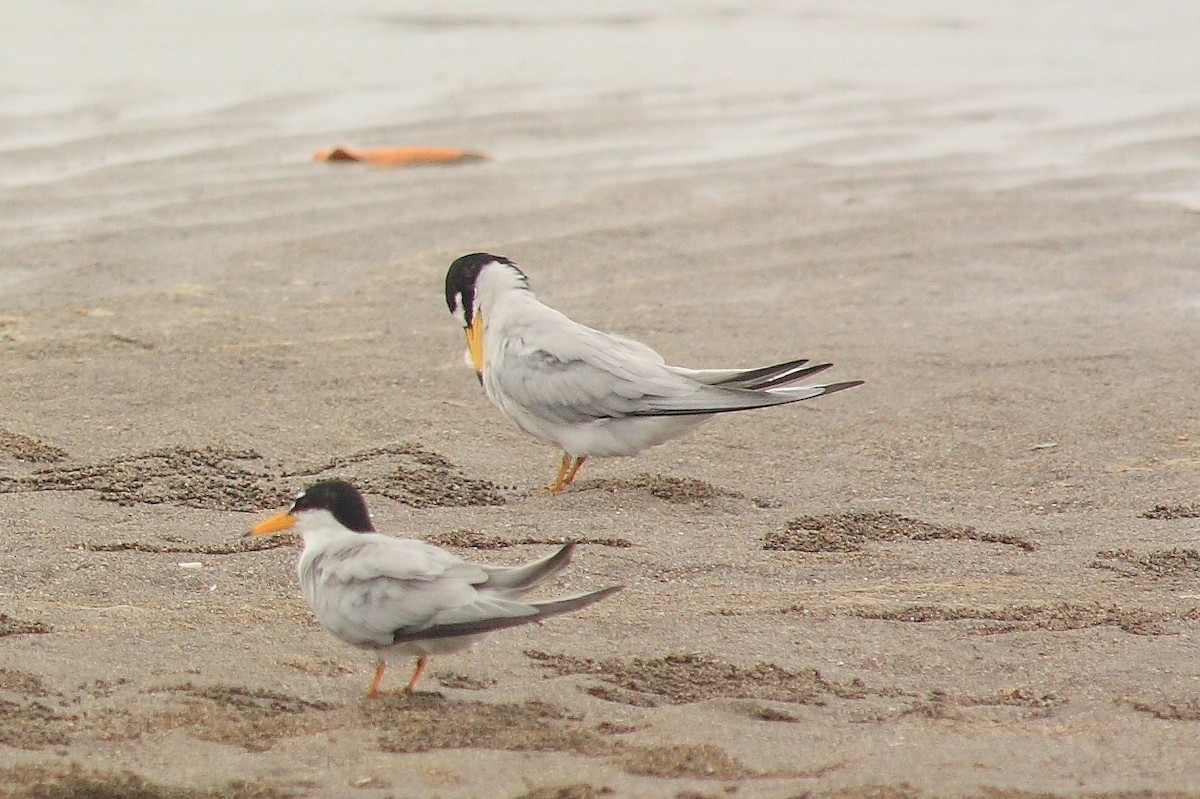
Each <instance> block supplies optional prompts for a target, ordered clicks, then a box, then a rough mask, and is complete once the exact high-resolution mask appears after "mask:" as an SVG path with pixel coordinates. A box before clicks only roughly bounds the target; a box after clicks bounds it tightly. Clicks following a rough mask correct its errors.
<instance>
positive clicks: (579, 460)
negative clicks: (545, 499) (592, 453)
mask: <svg viewBox="0 0 1200 799" xmlns="http://www.w3.org/2000/svg"><path fill="white" fill-rule="evenodd" d="M586 460H587V455H580V456H579V457H578V458H576V459H575V463H573V464H571V470H570V471H568V472H567V479H566V480H564V481H563V486H569V485H570V484H571V481H573V480H574V479H575V475H577V474H579V468H580V467H581V466H583V462H584V461H586Z"/></svg>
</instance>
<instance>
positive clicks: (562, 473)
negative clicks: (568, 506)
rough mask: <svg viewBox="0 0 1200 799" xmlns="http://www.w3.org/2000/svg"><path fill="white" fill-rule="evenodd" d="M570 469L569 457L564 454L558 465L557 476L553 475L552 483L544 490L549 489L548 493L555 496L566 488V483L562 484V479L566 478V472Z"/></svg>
mask: <svg viewBox="0 0 1200 799" xmlns="http://www.w3.org/2000/svg"><path fill="white" fill-rule="evenodd" d="M570 469H571V456H570V455H568V454H567V453H565V452H564V453H563V456H562V463H561V464H559V467H558V474H557V475H555V477H554V482H553V483H551V484H550V485H548V486H546V488H548V489H550V493H552V494H557V493H558V492H559V491H562V490H563V488H564V487H565V486H566V482H564V480H563V478H565V477H566V476H567V472H568V471H569V470H570Z"/></svg>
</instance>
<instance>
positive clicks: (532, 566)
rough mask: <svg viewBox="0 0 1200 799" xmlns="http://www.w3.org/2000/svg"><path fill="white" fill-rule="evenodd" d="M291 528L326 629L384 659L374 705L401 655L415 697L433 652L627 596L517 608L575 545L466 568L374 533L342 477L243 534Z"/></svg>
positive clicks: (587, 596)
mask: <svg viewBox="0 0 1200 799" xmlns="http://www.w3.org/2000/svg"><path fill="white" fill-rule="evenodd" d="M292 528H295V529H296V531H298V532H299V533H300V535H301V536H302V537H303V539H304V552H303V554H301V556H300V562H299V564H298V567H297V571H298V572H299V574H300V585H301V586H302V587H303V590H304V596H305V597H306V598H307V599H308V603H309V604H310V605H312V609H313V612H314V613H315V614H316V616H317V620H318V621H319V622H320V623H321V626H322V627H324V628H325V629H326V630H328V631H329V632H330V633H332V634H333V635H334V636H336V637H338V638H340V639H341V640H343V641H345V642H346V643H348V644H351V645H353V646H357V647H359V648H361V649H368V650H373V651H375V652H377V653H378V661H377V665H376V669H375V678H374V679H373V680H372V681H371V687H370V689H369V690H368V691H367V698H370V699H373V698H375V697H376V696H378V694H379V683H380V681H381V680H382V679H383V672H384V670H385V668H386V667H387V664H388V661H389V660H390V659H392V658H394V657H396V656H413V655H415V656H416V658H417V664H416V668H415V669H414V670H413V673H412V678H411V679H409V681H408V685H407V686H406V687H405V689H404V692H405V693H406V694H411V693H412V692H413V689H414V687H415V686H416V684H417V680H419V679H420V678H421V674H422V672H424V671H425V664H426V660H427V658H428V657H429V656H430V655H442V654H448V653H451V652H460V651H462V650H464V649H467V648H468V647H470V646H472V645H473V644H475V643H477V642H478V641H480V640H481V639H482V638H484V637H485V636H486V635H487V634H488V633H491V632H494V631H496V630H502V629H504V628H505V627H516V626H518V625H521V624H528V623H530V622H540V621H542V620H543V619H547V618H549V617H551V616H557V615H558V614H560V613H569V612H570V611H573V610H579V609H580V608H584V607H587V606H588V605H590V604H592V603H593V602H598V601H600V600H601V599H604V598H605V597H607V596H611V595H612V594H614V593H616V592H617V591H619V590H621V586H614V587H611V588H604V589H601V590H599V591H591V592H587V593H582V594H575V595H573V596H567V597H562V598H560V599H552V600H545V601H537V602H525V601H521V600H520V597H521V596H523V595H524V594H525V593H527V592H528V591H530V590H531V589H533V588H534V587H536V586H538V585H540V584H541V583H543V582H545V581H546V580H548V579H550V578H551V577H553V576H555V575H556V574H558V573H559V572H561V571H562V570H563V569H565V568H566V567H567V564H569V563H570V562H571V554H572V552H573V551H574V549H575V545H574V544H567V545H566V546H564V547H562V548H561V549H559V550H558V551H557V552H555V553H553V554H552V555H548V556H547V557H544V558H542V559H541V560H536V561H533V562H532V563H527V564H525V565H522V566H490V565H485V564H477V563H468V562H467V561H465V560H463V559H462V558H460V557H458V556H457V555H455V554H453V553H451V552H447V551H446V550H444V549H441V548H439V547H435V546H433V545H432V544H426V543H424V542H421V541H414V540H411V539H404V538H393V537H391V536H386V535H380V534H379V533H376V532H375V528H374V526H373V525H372V524H371V515H370V513H368V511H367V503H366V501H365V500H364V499H363V496H362V494H361V493H359V491H358V489H357V488H355V487H354V486H353V485H351V484H350V483H347V482H345V481H342V480H326V481H323V482H319V483H315V484H313V485H311V486H309V487H308V488H307V489H305V490H304V493H302V494H300V496H299V497H297V498H296V501H295V502H293V503H292V506H291V507H290V508H289V509H288V510H286V511H284V512H282V513H277V514H275V515H274V516H271V517H270V518H268V519H264V520H263V521H261V522H259V523H258V524H256V525H255V526H254V527H253V528H252V529H251V530H250V532H248V533H246V535H247V536H251V535H267V534H269V533H275V532H279V531H280V530H288V529H292Z"/></svg>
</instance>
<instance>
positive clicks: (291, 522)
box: [246, 513, 296, 535]
mask: <svg viewBox="0 0 1200 799" xmlns="http://www.w3.org/2000/svg"><path fill="white" fill-rule="evenodd" d="M295 525H296V517H295V516H293V515H292V514H290V513H276V514H275V515H274V516H271V517H270V518H267V519H263V520H262V521H261V522H259V523H258V524H256V525H254V526H253V527H251V528H250V532H248V533H246V535H269V534H270V533H278V532H279V531H280V530H288V529H291V528H292V527H294V526H295Z"/></svg>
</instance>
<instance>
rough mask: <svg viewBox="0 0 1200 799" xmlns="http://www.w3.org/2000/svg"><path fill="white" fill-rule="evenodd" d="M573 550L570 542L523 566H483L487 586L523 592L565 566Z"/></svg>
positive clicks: (573, 546) (569, 560) (503, 590)
mask: <svg viewBox="0 0 1200 799" xmlns="http://www.w3.org/2000/svg"><path fill="white" fill-rule="evenodd" d="M574 551H575V544H574V543H573V542H572V543H570V544H566V545H565V546H563V547H561V548H560V549H559V550H558V551H556V552H553V553H551V554H550V555H547V556H546V557H544V558H540V559H539V560H535V561H533V562H532V563H527V564H525V565H524V566H485V567H484V570H485V571H486V572H487V575H488V579H487V587H488V588H491V589H493V590H495V591H502V592H506V593H513V594H518V595H519V594H523V593H525V592H526V591H529V590H530V589H532V588H536V587H537V586H538V585H541V584H542V583H544V582H545V581H546V580H549V579H550V578H551V577H553V576H555V575H556V574H558V573H559V572H561V571H562V570H563V569H565V568H567V566H568V565H569V564H570V563H571V555H572V553H574Z"/></svg>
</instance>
